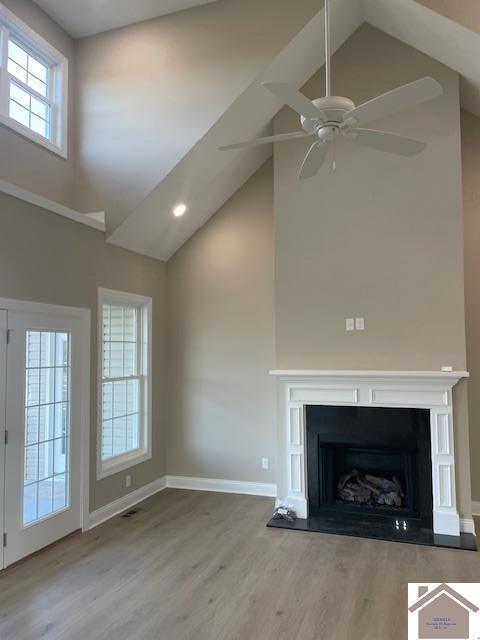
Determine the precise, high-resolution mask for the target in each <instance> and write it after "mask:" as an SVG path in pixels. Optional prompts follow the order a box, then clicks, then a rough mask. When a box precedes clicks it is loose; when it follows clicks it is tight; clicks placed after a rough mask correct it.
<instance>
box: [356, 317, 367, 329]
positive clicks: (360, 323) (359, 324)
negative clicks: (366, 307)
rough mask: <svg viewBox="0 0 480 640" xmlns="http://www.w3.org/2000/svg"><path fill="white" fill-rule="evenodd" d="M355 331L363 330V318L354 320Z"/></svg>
mask: <svg viewBox="0 0 480 640" xmlns="http://www.w3.org/2000/svg"><path fill="white" fill-rule="evenodd" d="M355 329H356V330H357V331H364V330H365V318H355Z"/></svg>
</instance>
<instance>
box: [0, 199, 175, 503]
mask: <svg viewBox="0 0 480 640" xmlns="http://www.w3.org/2000/svg"><path fill="white" fill-rule="evenodd" d="M0 229H1V233H0V297H6V298H17V299H22V300H32V301H35V302H45V303H49V304H60V305H68V306H73V307H84V308H87V309H90V310H91V311H92V348H91V362H92V374H91V434H90V444H91V447H90V449H91V451H90V510H91V511H93V510H94V509H98V508H99V507H101V506H103V505H105V504H108V503H109V502H112V501H113V500H115V499H117V498H119V497H121V496H122V495H124V494H126V493H128V492H129V491H131V490H133V489H136V488H138V487H141V486H143V485H145V484H147V483H148V482H152V481H153V480H156V479H157V478H160V477H161V476H162V475H163V474H164V473H165V447H164V442H163V407H164V391H163V390H164V382H165V340H164V336H165V325H164V322H165V289H166V282H165V280H166V268H165V264H164V263H162V262H158V261H156V260H151V259H150V258H145V257H143V256H140V255H138V254H135V253H131V252H129V251H126V250H124V249H120V248H117V247H114V246H111V245H108V244H106V243H105V241H104V234H102V233H100V232H98V231H95V230H93V229H90V228H89V227H86V226H83V225H81V224H77V223H75V222H72V221H70V220H67V219H66V218H62V217H60V216H57V215H55V214H53V213H49V212H47V211H44V210H42V209H39V208H38V207H34V206H32V205H29V204H27V203H24V202H21V201H19V200H16V199H14V198H10V197H8V196H5V195H2V194H0ZM98 287H107V288H110V289H116V290H119V291H128V292H131V293H138V294H141V295H146V296H151V297H152V298H153V327H154V333H153V363H152V366H153V374H152V376H153V380H152V382H153V389H154V393H153V457H152V459H151V460H149V461H147V462H145V463H143V464H141V465H137V466H135V467H133V468H132V469H131V471H129V472H128V473H131V475H132V488H131V489H128V490H127V489H125V473H126V472H123V473H119V474H116V475H113V476H110V477H108V478H105V479H103V480H100V481H97V480H96V477H95V474H96V452H95V447H96V433H97V416H96V407H97V403H96V398H97V391H96V380H97V367H96V363H97V349H96V345H97V332H96V327H97V308H96V307H97V288H98Z"/></svg>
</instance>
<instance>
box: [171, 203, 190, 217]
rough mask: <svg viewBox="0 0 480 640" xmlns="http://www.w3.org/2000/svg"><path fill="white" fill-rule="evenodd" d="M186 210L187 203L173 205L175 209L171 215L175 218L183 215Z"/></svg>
mask: <svg viewBox="0 0 480 640" xmlns="http://www.w3.org/2000/svg"><path fill="white" fill-rule="evenodd" d="M186 210H187V205H186V204H183V203H182V204H177V206H176V207H175V209H174V210H173V215H174V216H175V217H176V218H180V217H181V216H183V214H184V213H185V211H186Z"/></svg>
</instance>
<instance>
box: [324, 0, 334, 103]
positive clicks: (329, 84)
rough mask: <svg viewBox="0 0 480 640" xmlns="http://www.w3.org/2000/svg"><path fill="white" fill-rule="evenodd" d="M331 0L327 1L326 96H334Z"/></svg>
mask: <svg viewBox="0 0 480 640" xmlns="http://www.w3.org/2000/svg"><path fill="white" fill-rule="evenodd" d="M330 52H331V49H330V0H325V81H326V91H325V96H326V97H327V98H329V97H330V96H331V95H332V69H331V59H330Z"/></svg>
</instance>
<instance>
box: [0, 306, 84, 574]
mask: <svg viewBox="0 0 480 640" xmlns="http://www.w3.org/2000/svg"><path fill="white" fill-rule="evenodd" d="M0 309H4V310H5V311H7V326H8V312H9V311H26V312H30V313H45V314H50V315H55V314H58V315H63V316H69V317H73V318H78V319H80V320H81V324H82V335H81V341H82V343H83V344H82V345H81V352H82V363H81V364H82V383H81V390H80V393H81V402H80V404H81V410H80V412H81V418H80V429H81V434H80V438H81V450H80V487H79V488H80V523H79V524H80V527H81V529H82V531H87V530H88V529H89V516H90V500H89V492H90V413H91V412H90V385H91V370H90V348H91V342H90V337H91V315H92V313H91V311H90V309H85V308H82V307H68V306H62V305H56V304H47V303H43V302H31V301H28V300H16V299H13V298H0ZM0 339H1V338H0ZM3 339H6V338H3ZM7 360H8V349H7ZM7 400H8V399H7V398H6V401H7ZM5 429H8V425H5ZM0 439H1V444H0V455H2V456H4V455H5V450H6V445H5V438H4V435H1V437H0ZM3 483H4V478H2V479H1V485H2V490H3V491H5V487H4V486H3ZM2 516H3V514H2ZM0 544H1V543H0ZM2 566H3V563H2V565H0V569H1V568H2Z"/></svg>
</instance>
